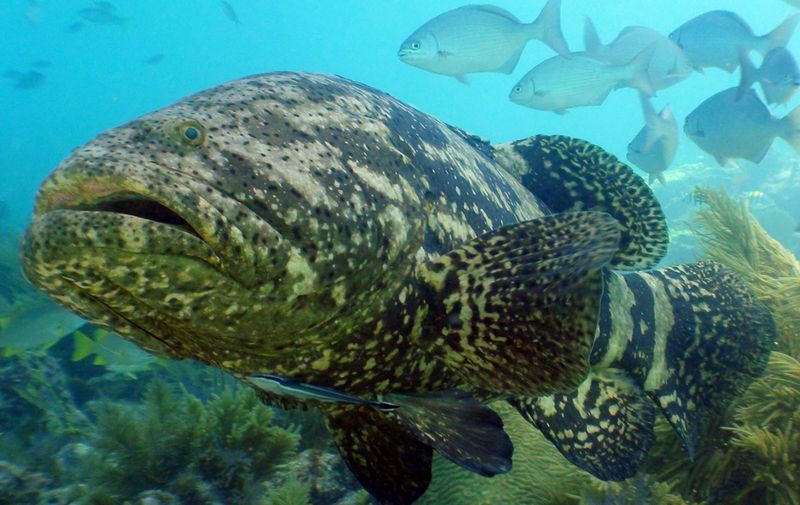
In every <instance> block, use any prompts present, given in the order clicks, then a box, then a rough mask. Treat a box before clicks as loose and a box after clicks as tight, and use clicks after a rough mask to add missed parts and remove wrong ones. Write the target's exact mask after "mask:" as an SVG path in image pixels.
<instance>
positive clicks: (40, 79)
mask: <svg viewBox="0 0 800 505" xmlns="http://www.w3.org/2000/svg"><path fill="white" fill-rule="evenodd" d="M3 77H5V78H6V79H11V80H12V81H14V87H15V88H16V89H35V88H41V87H42V85H43V84H44V74H43V73H41V72H38V71H36V70H29V71H27V72H18V71H16V70H9V71H8V72H5V73H4V74H3Z"/></svg>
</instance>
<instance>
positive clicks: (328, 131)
mask: <svg viewBox="0 0 800 505" xmlns="http://www.w3.org/2000/svg"><path fill="white" fill-rule="evenodd" d="M191 128H194V129H196V130H197V132H199V133H200V135H199V136H198V137H197V138H195V139H190V138H189V137H188V136H187V135H186V133H187V130H188V129H191ZM190 133H191V132H190ZM477 147H481V148H477ZM489 149H490V148H489V147H488V146H486V145H483V144H481V143H480V142H479V141H476V139H475V138H473V137H470V136H468V135H466V134H464V133H463V132H461V131H460V130H457V129H454V128H451V127H449V126H447V125H445V124H443V123H441V122H440V121H438V120H436V119H434V118H432V117H430V116H427V115H425V114H423V113H420V112H418V111H416V110H414V109H412V108H410V107H408V106H406V105H404V104H402V103H400V102H398V101H396V100H394V99H393V98H391V97H390V96H388V95H386V94H384V93H381V92H378V91H376V90H373V89H370V88H368V87H365V86H362V85H359V84H356V83H353V82H350V81H346V80H344V79H341V78H337V77H330V76H321V75H311V74H293V73H279V74H268V75H261V76H254V77H250V78H245V79H242V80H239V81H235V82H232V83H229V84H225V85H222V86H219V87H217V88H213V89H211V90H208V91H204V92H201V93H199V94H197V95H194V96H192V97H190V98H187V99H185V100H183V101H181V102H179V103H177V104H175V105H173V106H171V107H168V108H166V109H163V110H161V111H158V112H155V113H152V114H148V115H146V116H144V117H142V118H140V119H137V120H135V121H133V122H131V123H129V124H127V125H123V126H121V127H119V128H115V129H113V130H111V131H109V132H107V133H105V134H103V135H100V136H99V137H97V138H96V139H94V140H93V141H91V142H90V143H89V144H87V145H85V146H84V147H81V148H79V149H78V150H76V151H75V152H74V153H73V154H72V155H71V156H70V157H69V158H68V159H67V160H65V161H64V162H63V163H62V164H61V165H60V166H59V167H58V169H57V170H56V171H55V172H54V173H53V174H52V175H51V176H50V177H49V178H48V179H47V180H46V181H45V182H44V184H43V185H42V188H41V191H40V194H39V197H38V200H37V204H36V214H35V217H34V221H33V223H32V225H31V228H30V230H29V232H28V235H27V240H26V242H25V245H24V264H25V269H26V274H27V275H28V277H29V278H30V279H31V280H32V281H33V282H34V283H35V284H37V285H38V286H39V287H40V288H42V289H44V290H45V291H47V292H48V293H50V294H51V296H53V297H54V298H55V299H56V300H58V301H60V302H61V303H63V304H65V305H66V306H67V307H69V308H71V309H73V310H75V311H76V312H78V313H80V314H82V315H83V316H85V317H86V318H87V319H89V320H91V321H93V322H95V323H97V324H100V325H104V326H108V327H110V328H112V329H114V330H116V331H118V332H120V333H121V334H123V335H126V336H128V337H130V338H132V339H133V340H135V341H136V342H138V343H140V344H141V345H143V346H144V347H146V348H148V349H151V350H154V351H156V352H162V353H166V354H169V355H172V356H176V357H180V358H193V359H197V360H199V361H202V362H205V363H209V364H213V365H216V366H219V367H222V368H223V369H225V370H227V371H229V372H232V373H234V374H235V375H238V376H242V375H244V374H250V373H255V372H257V373H267V372H268V373H275V374H281V375H286V376H291V377H294V378H297V379H299V380H302V381H305V382H309V383H314V384H319V385H324V386H330V387H336V388H340V389H343V390H345V391H347V392H350V393H352V394H365V395H373V394H375V393H383V392H389V391H398V390H400V391H406V390H411V391H413V390H431V389H433V390H435V389H442V388H448V387H451V386H453V385H455V384H454V381H455V379H454V378H453V375H452V374H448V373H446V371H445V370H444V368H443V366H442V365H441V364H440V361H438V360H436V359H434V358H432V357H431V355H430V353H428V352H427V351H426V345H420V342H428V341H432V340H433V339H435V337H436V335H427V334H424V330H425V325H424V324H423V323H424V320H425V317H426V314H427V310H428V308H427V305H426V302H425V300H423V299H422V298H421V296H420V294H419V293H420V290H419V282H418V280H417V279H416V276H415V273H416V272H417V271H418V269H419V268H420V266H421V265H423V264H424V263H425V262H426V261H428V260H429V259H430V258H433V257H436V256H439V255H441V254H443V253H446V252H447V251H449V250H452V249H454V248H456V247H458V246H459V245H461V244H463V243H464V242H465V241H467V240H469V239H472V238H474V237H476V236H478V235H481V234H484V233H486V232H488V231H491V230H493V229H496V228H498V227H500V226H503V225H508V224H513V223H517V222H520V221H525V220H529V219H532V218H537V217H540V216H542V215H543V214H544V212H543V210H542V206H541V205H540V203H539V201H538V200H537V199H536V197H535V196H533V194H532V193H530V191H528V190H526V189H525V188H524V187H522V186H521V185H520V184H519V183H518V182H517V181H516V180H515V179H514V178H513V177H511V176H510V175H509V174H508V173H507V172H505V171H504V170H503V169H502V168H500V167H499V166H498V165H497V164H496V162H494V161H493V160H491V159H490V158H489V157H488V156H487V155H486V153H487V152H488V150H489ZM140 200H144V201H145V203H144V204H141V205H138V204H137V205H138V207H137V205H133V203H132V202H136V201H140ZM155 202H157V203H158V204H159V205H161V206H163V207H164V208H166V209H169V210H168V211H166V210H165V211H164V212H165V216H167V217H164V216H162V217H161V218H160V219H159V218H158V217H156V218H154V219H153V218H152V215H157V214H158V213H157V212H156V211H150V213H151V214H152V215H147V216H144V217H147V218H150V219H143V217H142V213H143V211H142V210H141V209H143V208H147V207H148V206H153V205H154V204H155ZM131 209H133V210H131ZM108 210H112V211H114V212H108ZM125 212H127V214H126V213H125ZM129 214H134V215H129ZM159 221H161V222H159Z"/></svg>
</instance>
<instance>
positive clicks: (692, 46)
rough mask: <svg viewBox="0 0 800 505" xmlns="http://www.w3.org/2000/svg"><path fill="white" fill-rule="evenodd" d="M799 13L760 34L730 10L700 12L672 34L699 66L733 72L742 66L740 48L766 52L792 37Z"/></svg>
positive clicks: (780, 45)
mask: <svg viewBox="0 0 800 505" xmlns="http://www.w3.org/2000/svg"><path fill="white" fill-rule="evenodd" d="M798 20H800V15H797V14H795V15H793V16H789V17H788V18H786V19H785V20H784V22H783V23H781V24H780V25H779V26H778V27H777V28H775V29H774V30H772V31H771V32H769V33H767V34H766V35H761V36H757V35H755V34H754V33H753V30H752V29H751V28H750V25H748V24H747V22H746V21H745V20H744V19H742V18H741V17H739V16H738V15H736V14H734V13H733V12H730V11H722V10H719V11H710V12H706V13H705V14H701V15H699V16H697V17H695V18H693V19H691V20H689V21H687V22H686V23H684V24H682V25H681V26H680V27H679V28H677V29H676V30H675V31H673V32H672V33H670V34H669V38H670V39H672V40H673V41H674V42H675V43H676V44H678V46H680V47H681V48H682V49H683V51H684V52H685V53H686V56H688V57H689V61H690V62H691V64H692V66H693V67H694V68H695V69H697V70H702V69H703V68H705V67H719V68H721V69H723V70H725V71H727V72H733V71H734V70H736V67H738V66H739V54H738V51H739V49H740V48H741V49H743V50H745V51H747V52H750V51H752V50H755V51H758V52H759V53H761V54H767V53H768V52H770V51H771V50H772V49H775V48H776V47H783V46H785V45H786V43H787V42H788V41H789V39H790V38H791V36H792V34H793V33H794V29H795V27H796V26H797V22H798Z"/></svg>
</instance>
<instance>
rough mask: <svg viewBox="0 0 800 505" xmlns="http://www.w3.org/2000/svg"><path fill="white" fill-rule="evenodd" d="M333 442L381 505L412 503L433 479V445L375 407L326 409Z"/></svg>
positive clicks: (359, 479)
mask: <svg viewBox="0 0 800 505" xmlns="http://www.w3.org/2000/svg"><path fill="white" fill-rule="evenodd" d="M323 411H324V412H325V415H326V418H327V421H328V427H329V428H330V430H331V433H332V434H333V440H334V442H335V443H336V446H337V447H338V448H339V453H340V454H341V455H342V458H343V459H344V461H345V463H346V464H347V466H348V468H350V471H352V472H353V474H354V475H355V476H356V479H358V481H359V482H360V483H361V485H362V486H364V489H366V490H367V491H368V492H369V493H370V494H371V495H372V496H374V497H375V499H377V500H378V502H379V503H381V504H382V505H408V504H411V503H413V502H414V501H416V500H417V499H418V498H419V497H420V496H422V494H423V493H424V492H425V490H426V489H427V488H428V484H430V481H431V462H432V460H433V449H432V448H431V447H430V446H428V445H426V444H424V443H422V442H420V441H419V440H417V439H416V438H415V437H414V436H413V435H412V434H411V433H409V432H408V431H406V430H405V429H404V428H402V427H401V426H400V425H399V424H397V423H396V422H395V421H394V420H392V419H389V418H387V416H386V415H385V414H384V413H382V412H380V411H378V410H375V409H373V408H370V407H361V406H351V405H342V406H339V405H329V406H325V407H324V408H323Z"/></svg>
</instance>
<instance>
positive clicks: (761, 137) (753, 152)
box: [683, 88, 800, 165]
mask: <svg viewBox="0 0 800 505" xmlns="http://www.w3.org/2000/svg"><path fill="white" fill-rule="evenodd" d="M737 91H738V90H737V88H729V89H727V90H725V91H721V92H719V93H717V94H716V95H714V96H712V97H711V98H709V99H707V100H705V101H704V102H703V103H701V104H700V105H699V106H698V107H697V108H696V109H695V110H694V111H692V112H691V113H690V114H689V115H688V116H687V117H686V122H685V123H684V126H683V131H684V133H686V136H688V137H689V138H690V139H692V141H693V142H694V143H695V144H697V145H698V147H700V149H702V150H703V151H705V152H707V153H708V154H710V155H712V156H714V158H715V159H716V160H717V163H719V164H720V165H725V163H726V162H727V161H728V160H731V159H735V158H741V159H745V160H749V161H752V162H753V163H759V162H760V161H761V160H762V159H763V158H764V156H765V155H766V154H767V151H768V150H769V147H770V146H771V145H772V141H773V140H775V137H781V138H783V139H784V140H785V141H786V142H787V143H788V144H789V145H790V146H791V147H792V148H793V149H794V150H795V151H800V107H798V108H795V109H794V110H792V112H790V113H789V114H788V115H787V116H786V117H784V118H776V117H774V116H773V115H772V114H771V113H770V112H769V109H767V106H766V105H764V102H762V101H761V99H760V98H759V97H758V95H757V94H756V92H755V91H753V90H752V89H750V90H747V92H746V93H745V94H744V96H743V97H741V99H738V100H737V97H736V94H737Z"/></svg>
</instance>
